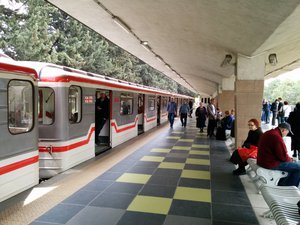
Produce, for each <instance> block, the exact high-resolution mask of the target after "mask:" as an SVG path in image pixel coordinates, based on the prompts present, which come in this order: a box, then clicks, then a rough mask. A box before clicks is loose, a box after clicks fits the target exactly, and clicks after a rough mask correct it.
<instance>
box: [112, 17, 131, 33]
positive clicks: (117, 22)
mask: <svg viewBox="0 0 300 225" xmlns="http://www.w3.org/2000/svg"><path fill="white" fill-rule="evenodd" d="M112 19H113V21H114V22H115V23H116V24H117V25H118V26H119V27H121V28H122V29H123V30H125V31H126V33H131V29H130V27H129V26H128V25H127V24H126V23H125V22H124V21H123V20H121V19H120V18H119V17H117V16H113V17H112Z"/></svg>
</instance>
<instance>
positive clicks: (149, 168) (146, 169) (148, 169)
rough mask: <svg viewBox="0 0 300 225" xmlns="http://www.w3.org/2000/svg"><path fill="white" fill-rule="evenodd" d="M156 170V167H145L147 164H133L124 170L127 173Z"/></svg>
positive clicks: (146, 172)
mask: <svg viewBox="0 0 300 225" xmlns="http://www.w3.org/2000/svg"><path fill="white" fill-rule="evenodd" d="M155 170H156V167H147V166H142V165H138V166H133V167H132V168H130V169H129V170H127V171H126V172H128V173H141V174H153V172H154V171H155Z"/></svg>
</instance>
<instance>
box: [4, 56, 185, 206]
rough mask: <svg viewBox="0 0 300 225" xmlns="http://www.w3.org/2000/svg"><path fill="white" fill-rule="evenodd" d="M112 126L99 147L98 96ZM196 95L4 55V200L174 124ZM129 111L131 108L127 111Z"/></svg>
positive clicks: (108, 123) (106, 128) (102, 132)
mask: <svg viewBox="0 0 300 225" xmlns="http://www.w3.org/2000/svg"><path fill="white" fill-rule="evenodd" d="M99 92H105V93H106V95H107V97H108V98H109V104H110V106H109V112H110V113H109V114H110V115H109V121H108V122H106V123H105V126H104V127H103V129H102V130H101V133H100V135H99V136H100V137H99V138H100V140H102V143H103V144H101V145H100V146H96V145H95V134H94V133H95V100H96V96H97V93H99ZM171 97H174V99H175V101H177V105H178V108H179V107H180V105H181V104H182V102H183V101H184V100H186V99H190V98H191V97H189V96H185V95H179V94H174V93H171V92H168V91H163V90H159V89H156V88H151V87H146V86H143V85H139V84H134V83H131V82H127V81H122V80H118V79H114V78H110V77H106V76H103V75H99V74H94V73H89V72H85V71H81V70H76V69H72V68H69V67H64V66H58V65H54V64H49V63H39V62H21V61H15V60H13V59H10V58H8V57H3V56H2V57H0V119H1V123H0V132H1V136H0V144H1V147H0V149H1V150H0V187H1V189H0V202H2V201H4V200H6V199H8V198H10V197H12V196H14V195H16V194H18V193H20V192H22V191H24V190H26V189H28V188H30V187H32V186H34V185H36V184H38V183H39V180H40V179H42V178H50V177H52V176H55V175H56V174H58V173H61V172H63V171H65V170H67V169H69V168H72V167H74V166H75V165H78V164H79V163H82V162H84V161H86V160H88V159H91V158H93V157H95V155H97V154H98V153H100V152H102V151H103V150H108V149H109V148H113V147H115V146H117V145H119V144H121V143H123V142H125V141H127V140H130V139H132V138H133V137H136V136H137V135H139V134H141V133H143V132H146V131H148V130H150V129H151V128H154V127H156V126H157V125H159V124H162V123H165V122H167V120H168V119H167V103H168V101H169V99H170V98H171ZM124 107H126V110H125V108H124Z"/></svg>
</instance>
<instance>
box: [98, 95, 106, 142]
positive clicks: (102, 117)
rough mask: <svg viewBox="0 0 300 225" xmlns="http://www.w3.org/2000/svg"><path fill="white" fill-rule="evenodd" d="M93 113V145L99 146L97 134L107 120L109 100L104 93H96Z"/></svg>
mask: <svg viewBox="0 0 300 225" xmlns="http://www.w3.org/2000/svg"><path fill="white" fill-rule="evenodd" d="M95 111H96V112H95V143H96V145H99V144H100V140H99V134H100V132H101V130H102V128H103V126H104V124H105V122H106V120H107V119H108V118H109V99H108V98H107V96H106V94H105V92H101V93H100V92H97V99H96V103H95Z"/></svg>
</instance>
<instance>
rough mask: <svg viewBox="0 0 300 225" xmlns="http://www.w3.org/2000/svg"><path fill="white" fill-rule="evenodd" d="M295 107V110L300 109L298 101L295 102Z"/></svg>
mask: <svg viewBox="0 0 300 225" xmlns="http://www.w3.org/2000/svg"><path fill="white" fill-rule="evenodd" d="M296 109H297V110H300V102H297V103H296Z"/></svg>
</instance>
